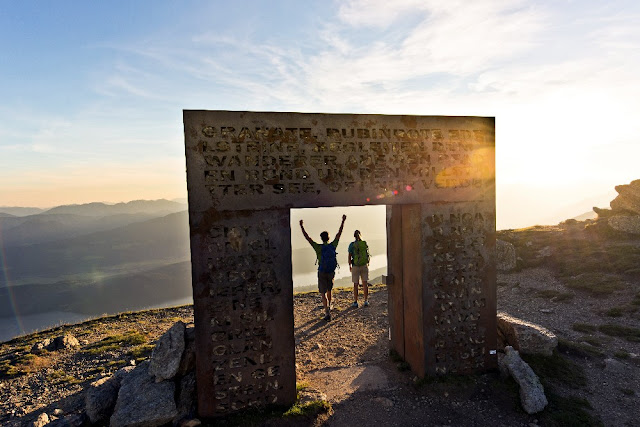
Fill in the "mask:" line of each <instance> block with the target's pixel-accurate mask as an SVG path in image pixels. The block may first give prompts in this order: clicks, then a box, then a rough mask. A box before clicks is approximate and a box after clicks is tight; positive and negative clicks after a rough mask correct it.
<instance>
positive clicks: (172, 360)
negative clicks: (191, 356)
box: [149, 322, 185, 382]
mask: <svg viewBox="0 0 640 427" xmlns="http://www.w3.org/2000/svg"><path fill="white" fill-rule="evenodd" d="M184 332H185V326H184V323H182V322H176V323H175V324H174V325H173V326H172V327H171V328H169V330H168V331H167V332H165V333H164V334H162V336H161V337H160V338H159V339H158V342H157V343H156V346H155V347H154V349H153V353H151V364H150V366H149V373H150V374H151V375H153V376H154V377H155V378H156V382H160V381H163V380H168V379H171V378H173V377H174V376H175V375H176V374H177V373H178V368H180V361H181V360H182V353H183V352H184V347H185V339H184Z"/></svg>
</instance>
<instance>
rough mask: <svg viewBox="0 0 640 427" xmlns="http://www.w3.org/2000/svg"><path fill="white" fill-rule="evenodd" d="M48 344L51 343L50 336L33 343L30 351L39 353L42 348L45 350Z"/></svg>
mask: <svg viewBox="0 0 640 427" xmlns="http://www.w3.org/2000/svg"><path fill="white" fill-rule="evenodd" d="M50 345H51V339H50V338H46V339H44V340H42V341H40V342H37V343H35V344H34V345H33V346H32V347H31V353H33V354H40V353H42V352H43V351H44V350H46V349H47V348H48V347H49V346H50Z"/></svg>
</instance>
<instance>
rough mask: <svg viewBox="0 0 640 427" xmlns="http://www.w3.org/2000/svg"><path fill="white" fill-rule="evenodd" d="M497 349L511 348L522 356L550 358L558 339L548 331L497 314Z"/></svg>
mask: <svg viewBox="0 0 640 427" xmlns="http://www.w3.org/2000/svg"><path fill="white" fill-rule="evenodd" d="M497 323H498V348H499V349H502V348H504V347H506V346H512V347H513V348H515V349H516V350H518V351H520V352H522V353H523V354H541V355H543V356H551V355H552V354H553V349H554V348H556V347H557V346H558V338H557V337H556V336H555V334H554V333H553V332H551V331H549V330H548V329H546V328H544V327H542V326H539V325H536V324H533V323H530V322H526V321H524V320H521V319H518V318H516V317H513V316H510V315H508V314H507V313H503V312H498V315H497Z"/></svg>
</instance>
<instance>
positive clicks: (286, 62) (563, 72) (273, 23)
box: [0, 0, 640, 228]
mask: <svg viewBox="0 0 640 427" xmlns="http://www.w3.org/2000/svg"><path fill="white" fill-rule="evenodd" d="M639 22H640V2H638V1H637V0H634V1H606V2H605V1H584V0H581V1H561V0H554V1H538V2H526V1H481V0H476V1H472V2H469V1H456V0H448V1H440V0H438V1H436V0H395V1H389V0H384V1H382V0H380V1H377V0H376V1H365V0H353V1H339V2H338V1H335V2H331V1H299V0H291V1H234V2H231V1H225V2H223V1H170V2H169V1H130V0H127V1H108V2H85V1H63V0H57V1H50V2H45V1H40V2H39V1H29V0H24V1H13V2H11V1H5V2H2V3H1V4H0V58H2V59H1V60H0V99H1V101H0V206H1V205H21V206H40V207H44V206H52V205H57V204H63V203H64V204H66V203H83V202H89V201H110V202H119V201H128V200H132V199H141V198H146V199H153V198H176V197H185V195H186V182H185V173H184V167H185V160H184V148H183V147H184V138H183V134H182V110H183V109H212V110H213V109H224V110H256V111H261V110H268V111H302V112H326V113H382V114H424V115H479V116H495V117H496V133H497V139H496V160H497V163H496V168H497V185H498V187H497V203H498V228H506V227H514V226H525V225H531V224H533V223H550V222H553V221H556V222H557V221H558V220H561V219H564V218H566V215H578V214H581V213H583V212H585V211H587V210H589V209H590V208H591V206H593V205H594V204H595V205H598V206H605V205H606V204H607V203H608V202H609V201H610V200H611V199H612V198H613V197H614V196H615V192H614V191H613V186H614V185H616V184H623V183H628V182H629V181H631V180H633V179H637V178H640V167H638V161H639V159H640V138H639V135H640V120H638V118H637V115H638V113H639V112H640V78H638V70H640V25H638V23H639Z"/></svg>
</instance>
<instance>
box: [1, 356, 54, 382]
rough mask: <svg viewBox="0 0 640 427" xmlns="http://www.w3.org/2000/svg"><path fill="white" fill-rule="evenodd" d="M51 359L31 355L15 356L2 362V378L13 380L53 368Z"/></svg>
mask: <svg viewBox="0 0 640 427" xmlns="http://www.w3.org/2000/svg"><path fill="white" fill-rule="evenodd" d="M51 363H52V361H51V359H49V358H46V357H42V356H37V355H35V354H31V353H22V354H13V355H12V356H10V357H8V358H6V359H4V360H2V361H0V378H13V377H17V376H20V375H25V374H29V373H31V372H37V371H40V370H43V369H45V368H48V367H49V366H51Z"/></svg>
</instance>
